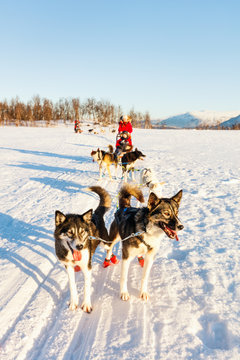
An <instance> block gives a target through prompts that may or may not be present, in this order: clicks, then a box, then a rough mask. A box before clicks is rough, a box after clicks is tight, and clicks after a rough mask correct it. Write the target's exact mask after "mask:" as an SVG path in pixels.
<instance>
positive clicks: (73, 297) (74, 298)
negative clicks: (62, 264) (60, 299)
mask: <svg viewBox="0 0 240 360" xmlns="http://www.w3.org/2000/svg"><path fill="white" fill-rule="evenodd" d="M66 270H67V274H68V281H69V288H70V304H69V309H70V310H76V309H77V307H78V294H77V286H76V282H75V272H74V268H73V267H72V266H66Z"/></svg>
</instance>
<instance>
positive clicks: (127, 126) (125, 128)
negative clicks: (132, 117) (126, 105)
mask: <svg viewBox="0 0 240 360" xmlns="http://www.w3.org/2000/svg"><path fill="white" fill-rule="evenodd" d="M122 131H128V132H129V133H131V132H132V124H131V123H130V122H127V123H124V122H123V121H120V123H119V128H118V132H119V133H120V132H122Z"/></svg>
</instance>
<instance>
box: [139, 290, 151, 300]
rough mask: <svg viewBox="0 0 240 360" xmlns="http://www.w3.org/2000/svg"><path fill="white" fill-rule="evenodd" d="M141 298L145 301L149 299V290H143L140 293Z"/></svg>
mask: <svg viewBox="0 0 240 360" xmlns="http://www.w3.org/2000/svg"><path fill="white" fill-rule="evenodd" d="M140 298H141V299H142V300H144V301H148V300H149V294H148V293H147V292H142V293H141V294H140Z"/></svg>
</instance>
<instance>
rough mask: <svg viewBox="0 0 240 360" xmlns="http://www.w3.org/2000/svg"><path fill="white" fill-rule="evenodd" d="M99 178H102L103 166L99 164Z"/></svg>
mask: <svg viewBox="0 0 240 360" xmlns="http://www.w3.org/2000/svg"><path fill="white" fill-rule="evenodd" d="M99 174H100V175H99V179H100V180H101V179H102V166H101V165H99Z"/></svg>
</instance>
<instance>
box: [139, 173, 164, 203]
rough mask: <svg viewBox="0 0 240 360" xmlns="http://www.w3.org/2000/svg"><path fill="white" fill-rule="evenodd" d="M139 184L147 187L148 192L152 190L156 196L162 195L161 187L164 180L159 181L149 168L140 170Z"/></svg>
mask: <svg viewBox="0 0 240 360" xmlns="http://www.w3.org/2000/svg"><path fill="white" fill-rule="evenodd" d="M140 184H141V185H142V186H147V187H148V189H149V194H150V193H151V192H154V194H155V195H156V196H157V197H158V198H161V197H162V188H163V185H164V184H165V181H162V182H159V181H158V180H157V178H156V175H155V173H154V171H153V169H151V168H148V169H146V168H144V169H142V170H141V172H140Z"/></svg>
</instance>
